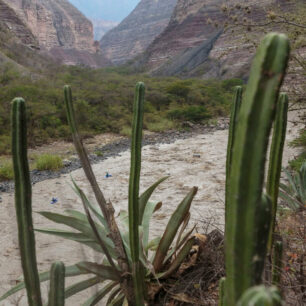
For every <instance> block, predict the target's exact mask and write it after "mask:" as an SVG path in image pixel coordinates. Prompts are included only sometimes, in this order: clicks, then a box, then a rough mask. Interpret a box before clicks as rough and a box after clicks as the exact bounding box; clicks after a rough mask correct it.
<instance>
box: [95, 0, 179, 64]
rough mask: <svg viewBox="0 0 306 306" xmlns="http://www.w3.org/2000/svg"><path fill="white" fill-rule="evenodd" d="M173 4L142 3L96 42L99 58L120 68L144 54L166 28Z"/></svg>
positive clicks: (160, 0)
mask: <svg viewBox="0 0 306 306" xmlns="http://www.w3.org/2000/svg"><path fill="white" fill-rule="evenodd" d="M176 3H177V0H142V1H141V2H140V3H139V4H138V5H137V7H136V8H135V9H134V11H133V12H132V13H131V14H130V15H129V16H128V17H127V18H125V19H124V20H123V21H122V22H121V23H120V24H119V25H118V26H117V27H116V28H114V29H113V30H111V31H109V32H108V33H107V34H106V35H105V36H104V37H103V38H102V40H101V41H100V46H101V50H102V52H103V54H105V56H106V57H107V58H108V59H110V60H111V61H112V62H113V63H114V64H122V63H125V62H126V61H128V60H129V59H132V58H133V57H135V56H136V55H138V54H140V53H142V52H143V51H145V49H146V48H147V47H148V45H149V44H150V43H151V42H152V41H153V40H154V38H156V36H158V35H159V34H160V33H161V32H162V31H163V30H164V28H165V27H166V26H167V24H168V22H169V20H170V17H171V14H172V12H173V9H174V7H175V5H176Z"/></svg>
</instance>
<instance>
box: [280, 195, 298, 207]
mask: <svg viewBox="0 0 306 306" xmlns="http://www.w3.org/2000/svg"><path fill="white" fill-rule="evenodd" d="M279 196H280V197H281V198H282V199H283V200H284V201H285V202H286V203H287V204H288V206H289V207H290V208H291V209H292V210H297V209H299V207H300V203H299V202H298V201H297V200H296V199H295V198H293V197H291V196H290V195H289V194H288V193H285V192H282V191H281V190H280V191H279Z"/></svg>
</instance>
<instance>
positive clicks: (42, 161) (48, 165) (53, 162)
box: [36, 154, 63, 171]
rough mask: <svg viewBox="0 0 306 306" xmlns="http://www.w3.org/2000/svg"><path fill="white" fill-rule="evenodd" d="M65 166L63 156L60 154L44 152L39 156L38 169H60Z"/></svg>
mask: <svg viewBox="0 0 306 306" xmlns="http://www.w3.org/2000/svg"><path fill="white" fill-rule="evenodd" d="M62 167H63V161H62V158H61V157H60V156H58V155H52V154H42V155H40V156H38V157H37V160H36V168H37V170H41V171H43V170H59V169H60V168H62Z"/></svg>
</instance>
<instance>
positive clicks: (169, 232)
mask: <svg viewBox="0 0 306 306" xmlns="http://www.w3.org/2000/svg"><path fill="white" fill-rule="evenodd" d="M197 191H198V188H197V187H193V188H192V190H191V191H190V192H189V193H188V195H187V196H186V197H185V198H184V199H183V201H182V202H181V203H180V204H179V206H178V207H177V209H176V210H175V212H174V213H173V214H172V216H171V218H170V220H169V222H168V224H167V227H166V230H165V232H164V234H163V236H162V239H161V241H160V243H159V245H158V248H157V251H156V255H155V257H154V261H153V266H154V269H155V271H156V272H159V271H160V269H161V267H162V264H163V261H164V259H165V257H166V256H167V253H168V250H169V248H170V246H171V244H172V242H173V240H174V237H175V235H176V233H177V231H178V229H179V227H180V225H181V224H182V222H183V221H184V219H185V218H186V215H187V214H188V212H189V209H190V205H191V202H192V200H193V198H194V196H195V195H196V193H197Z"/></svg>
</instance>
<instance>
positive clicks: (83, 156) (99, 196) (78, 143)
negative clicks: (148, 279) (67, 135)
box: [64, 85, 133, 301]
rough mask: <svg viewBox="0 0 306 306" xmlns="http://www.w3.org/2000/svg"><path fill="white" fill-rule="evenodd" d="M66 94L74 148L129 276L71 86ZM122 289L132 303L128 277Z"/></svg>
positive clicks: (112, 208) (124, 254)
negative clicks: (83, 136) (84, 139)
mask: <svg viewBox="0 0 306 306" xmlns="http://www.w3.org/2000/svg"><path fill="white" fill-rule="evenodd" d="M64 94H65V105H66V112H67V119H68V123H69V126H70V129H71V133H72V138H73V142H74V146H75V148H76V151H77V152H78V155H79V158H80V160H81V163H82V167H83V170H84V172H85V175H86V177H87V179H88V181H89V182H90V185H91V187H92V190H93V192H94V195H95V197H96V200H97V203H98V205H99V206H100V209H101V211H102V213H103V216H104V218H105V220H106V222H107V225H108V229H109V232H110V238H111V239H112V241H113V242H114V244H115V250H116V252H117V257H118V265H119V267H120V269H121V270H122V272H123V273H126V275H128V273H129V272H130V270H129V265H128V264H129V262H128V258H127V255H126V252H125V248H124V246H123V241H122V238H121V234H120V231H119V228H118V225H117V223H116V220H115V209H114V207H113V205H112V203H111V202H110V201H109V202H106V200H105V197H104V195H103V193H102V191H101V189H100V187H99V185H98V182H97V180H96V177H95V175H94V172H93V170H92V167H91V165H90V161H89V158H88V155H87V152H86V150H85V147H84V146H83V143H82V140H81V137H80V135H79V132H78V129H77V125H76V120H75V113H74V108H73V102H72V91H71V88H70V86H68V85H66V86H65V87H64ZM121 287H122V290H123V291H124V293H125V295H126V297H127V299H128V300H129V301H130V300H131V299H132V298H133V297H132V289H131V286H130V281H129V280H127V277H126V278H125V279H124V280H123V281H122V283H121Z"/></svg>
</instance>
